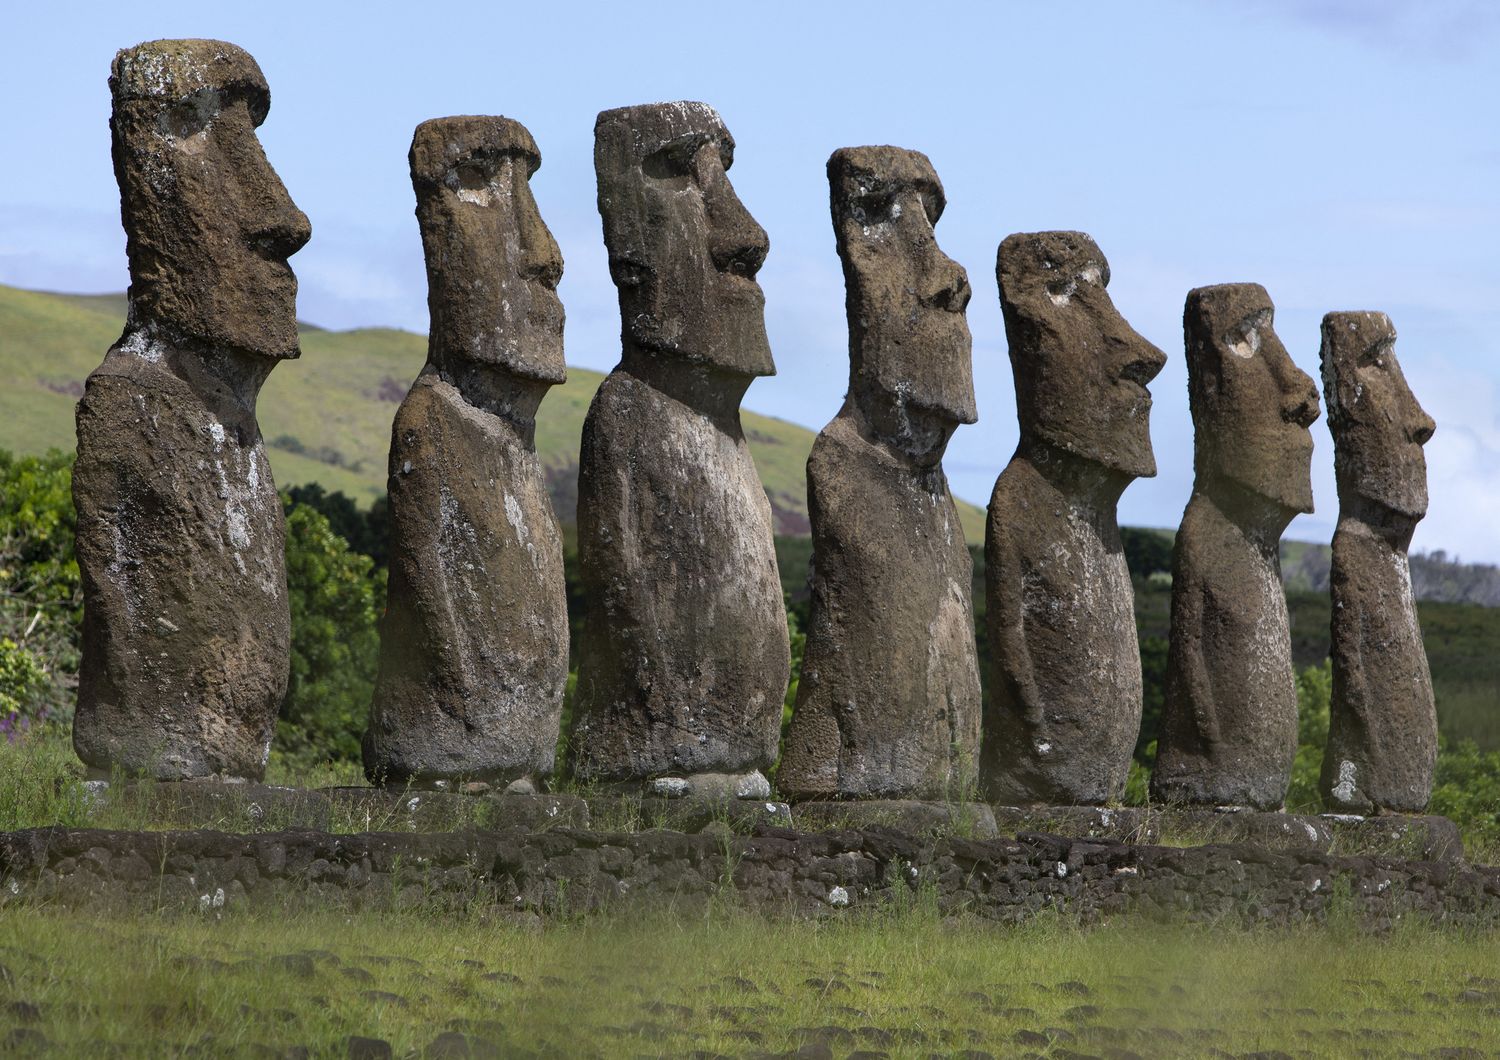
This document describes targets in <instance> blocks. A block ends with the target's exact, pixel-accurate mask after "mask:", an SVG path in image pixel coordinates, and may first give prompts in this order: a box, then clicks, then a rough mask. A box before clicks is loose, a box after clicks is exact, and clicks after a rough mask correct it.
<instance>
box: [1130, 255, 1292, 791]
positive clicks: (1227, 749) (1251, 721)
mask: <svg viewBox="0 0 1500 1060" xmlns="http://www.w3.org/2000/svg"><path fill="white" fill-rule="evenodd" d="M1274 313H1275V308H1274V307H1273V306H1272V305H1271V298H1270V296H1269V295H1267V294H1266V291H1265V288H1263V287H1261V286H1260V285H1259V284H1254V283H1233V284H1223V285H1221V286H1218V287H1200V288H1198V289H1197V290H1195V291H1191V292H1189V294H1188V297H1187V308H1186V310H1185V312H1184V313H1183V331H1184V332H1185V334H1186V339H1187V368H1188V400H1189V404H1190V406H1191V409H1192V414H1193V430H1194V443H1193V467H1194V473H1195V477H1194V481H1193V495H1192V498H1191V499H1190V500H1189V501H1188V505H1187V511H1186V512H1184V513H1183V516H1182V527H1181V529H1180V530H1178V532H1177V543H1176V545H1175V547H1174V548H1173V550H1172V640H1171V647H1170V649H1169V651H1168V656H1167V681H1166V702H1165V705H1164V706H1163V710H1162V722H1161V737H1160V740H1159V741H1158V744H1157V753H1156V769H1155V771H1154V772H1153V773H1152V775H1151V794H1152V797H1153V798H1155V799H1157V800H1159V801H1162V802H1179V803H1192V804H1199V805H1215V806H1250V807H1254V808H1255V809H1258V810H1274V809H1278V808H1279V807H1280V806H1281V804H1282V801H1283V800H1284V799H1285V798H1286V789H1287V784H1288V783H1289V782H1290V780H1291V768H1292V759H1293V758H1294V757H1295V756H1296V752H1297V683H1296V677H1295V675H1294V673H1293V671H1292V640H1291V630H1290V627H1289V626H1288V623H1287V611H1286V594H1285V593H1284V592H1283V591H1282V587H1281V559H1280V546H1281V532H1282V531H1283V530H1285V529H1286V526H1287V524H1288V523H1289V522H1291V521H1292V518H1293V517H1294V516H1296V515H1297V513H1299V512H1311V511H1312V510H1313V497H1312V478H1311V464H1312V449H1313V442H1312V435H1311V434H1310V433H1309V432H1308V427H1309V426H1311V425H1312V423H1313V421H1314V420H1316V419H1317V418H1318V391H1317V387H1316V386H1314V384H1313V381H1312V379H1311V378H1309V377H1308V375H1307V374H1306V373H1305V372H1303V371H1301V370H1300V369H1299V368H1298V367H1297V366H1296V365H1295V364H1293V363H1292V359H1291V357H1289V356H1288V355H1287V352H1286V347H1285V346H1283V345H1282V344H1281V340H1280V339H1279V338H1277V337H1276V332H1275V331H1273V330H1272V329H1271V321H1272V317H1273V315H1274Z"/></svg>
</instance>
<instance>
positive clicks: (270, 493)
mask: <svg viewBox="0 0 1500 1060" xmlns="http://www.w3.org/2000/svg"><path fill="white" fill-rule="evenodd" d="M138 345H139V347H140V348H139V350H137V351H135V352H130V347H129V344H127V348H126V349H122V348H121V347H116V348H114V349H112V350H111V351H110V353H109V356H108V357H107V358H106V359H105V362H104V364H103V365H102V366H101V367H100V368H99V369H97V370H96V371H95V372H94V373H93V374H92V375H91V376H90V377H89V380H88V386H87V389H86V390H85V392H84V396H83V399H82V400H81V401H80V402H79V403H78V459H77V462H76V463H75V465H74V469H73V497H74V503H75V505H76V507H77V510H78V534H77V550H78V565H79V570H80V573H81V574H82V577H83V581H84V586H85V594H86V597H87V599H88V600H89V607H88V608H86V609H85V615H84V627H83V638H84V655H85V658H86V659H87V660H88V663H89V664H88V665H87V666H85V667H83V668H82V669H81V671H80V675H79V690H78V713H77V718H76V721H75V726H74V743H75V746H76V747H77V749H78V753H79V756H80V757H81V758H82V759H83V760H84V761H85V762H86V763H87V764H88V765H90V766H92V767H94V768H95V769H98V770H109V769H111V768H112V767H116V766H118V767H120V768H123V769H125V770H126V771H128V772H132V773H134V772H145V773H148V774H150V775H152V776H156V777H158V778H161V779H181V778H188V777H198V776H208V775H220V776H226V777H234V778H259V777H260V776H261V774H262V772H263V770H264V768H265V761H266V755H267V752H268V750H269V747H270V742H271V735H272V731H273V729H274V727H275V723H276V714H277V711H278V710H279V709H280V707H281V701H282V699H283V698H284V697H285V695H286V686H287V674H288V665H289V663H288V659H289V655H288V650H289V644H290V622H291V619H290V611H289V608H288V601H287V592H286V566H285V544H284V534H285V530H284V526H283V521H282V513H281V501H280V499H279V498H278V497H277V495H276V486H275V484H274V483H273V482H272V479H271V469H270V465H269V464H268V463H267V462H266V455H265V449H264V446H263V445H262V442H261V437H260V431H259V428H258V427H257V426H256V423H255V417H254V412H253V409H251V410H246V409H245V408H243V407H242V406H239V405H236V404H235V403H233V402H231V401H228V400H226V399H225V398H224V396H223V392H222V390H220V391H219V392H213V391H208V392H200V391H199V390H197V389H195V388H194V387H193V386H192V385H190V384H189V383H188V382H186V381H185V380H184V379H183V378H181V377H180V376H179V375H177V374H174V372H173V371H171V370H169V368H168V365H167V364H166V363H165V359H167V358H173V357H176V356H177V355H176V354H175V353H174V352H173V351H171V350H167V349H165V348H163V347H162V346H161V345H159V344H148V343H144V342H142V343H140V344H138Z"/></svg>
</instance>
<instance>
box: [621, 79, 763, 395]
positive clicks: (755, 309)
mask: <svg viewBox="0 0 1500 1060" xmlns="http://www.w3.org/2000/svg"><path fill="white" fill-rule="evenodd" d="M733 161H734V138H733V137H731V136H730V135H729V130H728V129H726V128H725V127H724V122H723V121H722V120H721V119H720V118H719V115H718V114H717V113H716V112H715V111H714V109H713V108H712V107H710V106H708V105H707V104H705V103H653V104H647V105H645V106H639V107H624V108H621V109H619V110H607V111H605V112H603V113H602V114H600V115H599V119H598V121H597V122H596V123H595V124H594V169H595V172H596V174H597V177H598V182H599V214H600V216H601V217H602V218H603V220H604V245H605V247H606V249H607V250H608V252H609V271H610V276H611V277H612V278H613V279H614V281H615V286H616V287H617V288H618V290H619V295H620V315H621V317H622V330H623V333H624V334H623V338H624V342H625V346H626V349H627V351H630V350H632V349H633V350H638V351H643V352H646V353H650V354H654V355H661V356H666V357H672V358H677V359H680V360H682V361H685V362H689V363H692V364H698V365H703V366H706V367H709V368H713V369H717V370H721V371H726V372H731V373H734V374H737V375H741V376H744V377H747V378H749V377H754V376H761V375H772V374H774V373H775V371H776V367H775V364H774V363H773V362H772V360H771V347H770V343H769V342H768V341H767V339H766V325H765V296H764V295H763V294H762V293H761V289H760V284H759V283H757V282H756V279H755V274H756V273H757V272H759V271H760V267H761V264H762V263H763V262H764V261H765V258H766V252H767V250H768V249H769V247H770V244H769V242H768V241H767V239H766V233H765V231H764V230H763V229H762V228H761V227H760V225H758V224H756V223H755V219H754V218H753V217H751V216H750V214H749V212H748V211H746V209H745V207H744V204H742V203H741V202H740V200H739V197H738V196H737V195H735V192H734V187H733V186H732V185H731V184H730V183H729V176H728V173H727V171H728V169H729V167H730V165H731V164H732V163H733Z"/></svg>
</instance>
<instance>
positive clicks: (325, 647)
mask: <svg viewBox="0 0 1500 1060" xmlns="http://www.w3.org/2000/svg"><path fill="white" fill-rule="evenodd" d="M286 572H287V589H288V595H289V596H290V599H291V607H292V672H291V682H290V684H289V685H288V687H287V697H286V702H285V704H284V705H283V706H282V709H281V724H280V725H279V726H278V728H277V737H276V748H277V750H278V752H279V753H281V754H282V755H285V756H289V757H291V758H293V759H295V760H299V761H301V762H303V763H307V764H311V763H317V762H328V761H333V762H338V761H357V760H358V759H359V757H360V735H361V734H362V733H363V732H364V729H365V723H366V720H367V718H368V716H369V711H370V695H371V692H372V691H373V690H374V684H375V665H376V661H377V658H378V654H379V648H380V637H379V633H378V631H377V629H376V620H377V616H378V614H379V610H378V608H379V607H380V606H381V605H382V604H383V602H384V597H385V577H384V573H383V572H377V571H376V570H375V568H374V564H373V562H372V561H371V560H370V557H368V556H364V555H361V554H359V553H357V552H354V551H352V550H351V549H350V548H349V545H348V542H346V541H345V540H344V539H343V538H341V537H339V536H338V535H337V534H335V533H334V532H333V529H332V528H331V527H330V525H329V523H328V520H327V518H325V517H324V516H323V515H322V514H321V513H319V512H317V511H315V510H314V509H312V508H310V507H307V506H305V505H300V504H297V505H292V506H291V514H289V515H288V516H287V521H286Z"/></svg>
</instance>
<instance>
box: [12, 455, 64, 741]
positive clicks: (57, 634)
mask: <svg viewBox="0 0 1500 1060" xmlns="http://www.w3.org/2000/svg"><path fill="white" fill-rule="evenodd" d="M72 491H73V457H72V456H71V455H70V454H66V453H60V452H57V451H55V450H54V451H52V452H49V453H48V454H47V455H45V456H27V457H18V456H14V455H13V454H11V453H9V452H6V451H5V450H0V732H3V733H4V734H6V735H8V736H10V735H13V734H14V733H15V732H17V731H19V730H20V729H24V728H25V727H27V726H29V725H31V724H34V723H36V722H42V721H48V720H58V721H67V720H68V719H69V718H70V717H71V716H72V712H73V700H74V689H75V688H76V687H77V680H78V678H77V675H78V638H79V623H80V621H81V620H82V617H83V592H82V589H81V587H80V582H79V577H78V563H77V561H76V560H75V559H74V558H73V533H74V527H75V524H76V519H75V517H74V513H73V493H72Z"/></svg>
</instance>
